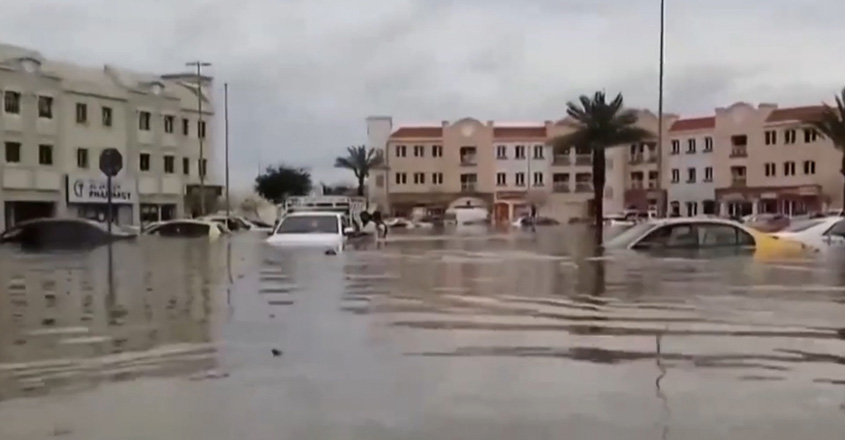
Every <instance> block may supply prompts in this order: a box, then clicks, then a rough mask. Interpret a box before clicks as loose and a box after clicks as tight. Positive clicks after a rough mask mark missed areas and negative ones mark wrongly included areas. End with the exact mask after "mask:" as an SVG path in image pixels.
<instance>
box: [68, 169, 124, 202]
mask: <svg viewBox="0 0 845 440" xmlns="http://www.w3.org/2000/svg"><path fill="white" fill-rule="evenodd" d="M107 180H108V179H107V178H106V177H89V176H73V175H68V177H67V202H68V203H108V183H107ZM111 188H112V189H111V191H112V194H111V197H112V203H117V204H131V203H135V199H136V197H137V195H136V188H135V181H134V180H133V179H126V178H124V179H112V184H111Z"/></svg>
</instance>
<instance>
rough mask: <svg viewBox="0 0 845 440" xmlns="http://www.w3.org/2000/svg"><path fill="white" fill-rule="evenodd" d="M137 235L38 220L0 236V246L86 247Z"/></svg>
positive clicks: (81, 222)
mask: <svg viewBox="0 0 845 440" xmlns="http://www.w3.org/2000/svg"><path fill="white" fill-rule="evenodd" d="M137 235H138V234H137V233H135V232H133V231H131V230H129V229H127V228H124V227H122V226H120V225H116V224H112V227H111V232H109V228H108V225H105V224H103V223H100V222H96V221H93V220H87V219H81V218H42V219H35V220H29V221H25V222H21V223H18V224H16V225H14V226H12V227H11V228H9V229H7V230H6V231H4V232H3V233H2V234H0V243H16V244H20V245H21V246H25V247H32V248H58V249H66V248H86V247H95V246H100V245H103V244H106V243H109V242H113V241H116V240H126V239H132V238H135V237H136V236H137Z"/></svg>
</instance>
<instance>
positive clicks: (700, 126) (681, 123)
mask: <svg viewBox="0 0 845 440" xmlns="http://www.w3.org/2000/svg"><path fill="white" fill-rule="evenodd" d="M708 128H716V118H715V117H713V116H708V117H706V118H690V119H678V120H677V121H675V123H674V124H672V127H670V128H669V131H692V130H705V129H708Z"/></svg>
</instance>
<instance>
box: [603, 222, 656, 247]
mask: <svg viewBox="0 0 845 440" xmlns="http://www.w3.org/2000/svg"><path fill="white" fill-rule="evenodd" d="M654 226H655V224H654V223H639V224H636V225H634V226H631V227H630V228H628V229H626V230H624V231H622V232H621V233H619V235H617V236H615V237H613V238H611V239H610V240H608V241H607V242H605V244H604V246H605V247H606V248H608V249H624V248H627V247H629V246H630V245H631V244H632V243H633V242H634V240H636V239H637V238H639V237H641V236H642V235H643V234H645V233H646V232H648V231H650V230H651V229H652V228H654Z"/></svg>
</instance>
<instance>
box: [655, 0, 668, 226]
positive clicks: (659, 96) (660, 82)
mask: <svg viewBox="0 0 845 440" xmlns="http://www.w3.org/2000/svg"><path fill="white" fill-rule="evenodd" d="M665 2H666V0H660V61H659V73H658V76H659V79H658V85H657V152H658V154H657V158H658V160H657V185H656V187H657V189H658V190H660V189H661V186H662V185H661V184H662V182H661V181H662V172H663V169H662V168H663V49H664V48H663V46H664V38H663V34H664V24H665V21H664V15H665ZM665 199H666V198H665V197H664V200H663V203H662V205H664V206H661V210H663V211H666V207H665V205H666V200H665ZM663 214H665V212H664V213H663Z"/></svg>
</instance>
